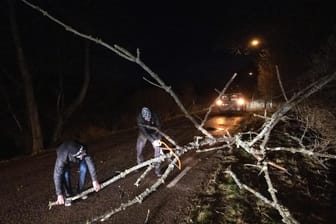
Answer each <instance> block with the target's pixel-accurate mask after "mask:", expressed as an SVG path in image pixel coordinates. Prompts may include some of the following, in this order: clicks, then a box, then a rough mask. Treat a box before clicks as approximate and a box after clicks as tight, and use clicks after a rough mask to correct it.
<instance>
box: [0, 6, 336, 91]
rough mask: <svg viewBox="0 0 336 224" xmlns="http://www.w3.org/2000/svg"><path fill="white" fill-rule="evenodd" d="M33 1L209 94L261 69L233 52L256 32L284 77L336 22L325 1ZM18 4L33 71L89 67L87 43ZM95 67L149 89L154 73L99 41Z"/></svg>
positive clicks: (99, 78) (6, 36) (7, 62)
mask: <svg viewBox="0 0 336 224" xmlns="http://www.w3.org/2000/svg"><path fill="white" fill-rule="evenodd" d="M31 2H32V3H33V4H36V5H38V6H40V7H41V8H43V9H44V10H46V11H47V12H49V13H50V14H51V15H52V16H54V17H56V18H58V19H60V20H61V21H62V22H64V23H66V24H68V25H69V26H71V27H73V28H75V29H77V30H78V31H80V32H83V33H85V34H91V35H92V36H94V37H98V38H100V39H102V40H103V41H105V42H106V43H108V44H110V45H113V44H118V45H120V46H122V47H124V48H126V49H128V50H129V51H131V52H132V53H135V50H136V48H139V49H140V51H141V57H142V60H143V61H144V62H145V63H146V64H147V65H148V66H149V67H150V68H151V69H152V70H153V71H154V72H156V73H157V74H159V75H160V76H161V77H162V78H163V80H164V81H166V82H167V83H168V84H170V85H172V86H183V85H184V84H189V85H195V86H196V88H205V89H207V91H212V90H213V89H214V88H222V87H223V86H224V84H225V82H226V81H227V80H228V79H229V78H230V77H231V75H232V74H233V73H234V72H238V73H240V75H239V76H238V78H237V82H240V81H245V82H247V83H248V82H249V81H248V80H247V79H248V77H247V72H248V71H249V70H251V69H252V70H253V69H255V67H254V66H253V58H251V56H250V57H245V56H242V55H235V54H233V52H234V50H235V49H241V48H245V47H246V46H247V43H248V41H249V40H250V39H251V38H252V37H258V38H261V39H262V41H263V44H264V46H267V48H269V49H270V50H271V52H272V54H274V55H276V56H277V58H278V59H279V65H280V69H282V71H283V72H282V73H283V74H287V73H288V74H290V73H297V71H302V70H303V69H304V68H305V67H306V65H305V64H304V63H305V62H306V61H307V59H308V56H309V55H310V54H311V53H312V52H313V51H314V50H315V49H317V48H318V47H319V46H320V45H321V44H322V43H323V42H325V41H326V38H327V37H328V36H329V35H330V33H332V32H333V29H334V24H335V16H334V12H332V7H331V6H330V5H328V4H326V3H322V2H320V1H281V2H274V1H196V0H194V1H127V0H113V1H93V0H71V1H69V0H43V1H42V0H40V1H36V0H35V1H31ZM16 6H17V7H16V13H17V15H18V23H19V29H20V34H21V39H22V42H23V48H24V52H25V55H26V57H27V60H28V64H29V66H30V69H31V73H32V74H34V76H35V77H39V76H43V77H48V79H49V80H53V79H52V78H51V77H52V76H55V77H57V76H59V74H65V75H66V77H68V78H69V79H70V78H71V77H73V80H74V82H76V79H77V77H78V74H82V73H81V72H82V70H83V68H82V67H83V49H84V40H83V39H81V38H79V37H77V36H75V35H74V34H72V33H69V32H67V31H65V30H64V29H63V28H62V27H59V26H58V25H56V24H54V23H53V22H51V21H50V20H49V19H48V18H46V17H44V16H43V15H42V14H40V13H38V12H36V11H34V10H33V9H31V8H30V7H28V6H27V5H25V4H23V3H22V2H20V1H17V2H16ZM8 24H9V21H8V7H7V4H4V7H2V8H1V27H2V30H3V32H2V33H3V35H1V37H0V38H1V39H0V41H1V42H0V44H1V45H0V47H1V49H2V50H1V52H0V57H1V59H2V60H1V61H2V62H1V64H0V65H1V67H2V68H3V69H5V70H6V71H8V73H11V74H15V73H17V72H18V71H17V70H16V67H17V66H16V59H15V50H14V48H13V44H12V37H11V33H10V29H9V26H8ZM91 71H92V75H93V77H94V78H93V80H92V82H93V83H96V85H100V84H101V85H109V84H108V83H111V84H110V85H113V84H115V85H116V86H118V87H121V86H123V87H125V88H126V86H139V88H142V87H144V88H145V87H148V86H149V84H148V83H146V82H144V81H143V80H142V77H143V76H147V75H146V74H145V73H144V71H142V70H141V69H140V68H138V67H137V66H136V65H135V64H132V63H130V62H128V61H125V60H124V59H121V58H119V57H118V56H116V55H115V54H114V53H113V52H111V51H109V50H108V49H105V48H104V47H102V46H99V45H96V44H92V45H91ZM291 75H292V74H291ZM295 75H298V74H295ZM288 76H290V75H288ZM147 77H148V76H147ZM56 79H57V78H56ZM72 85H73V83H72ZM237 85H238V83H237ZM140 86H141V87H140Z"/></svg>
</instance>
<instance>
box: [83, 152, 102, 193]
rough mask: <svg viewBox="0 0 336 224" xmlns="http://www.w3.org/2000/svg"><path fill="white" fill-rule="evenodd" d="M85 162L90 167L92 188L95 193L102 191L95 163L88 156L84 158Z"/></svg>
mask: <svg viewBox="0 0 336 224" xmlns="http://www.w3.org/2000/svg"><path fill="white" fill-rule="evenodd" d="M84 159H85V162H86V164H87V166H88V169H89V172H90V176H91V180H92V186H93V188H94V189H95V191H99V190H100V184H99V182H98V180H97V173H96V168H95V165H94V163H93V160H92V157H91V156H89V155H87V156H85V157H84Z"/></svg>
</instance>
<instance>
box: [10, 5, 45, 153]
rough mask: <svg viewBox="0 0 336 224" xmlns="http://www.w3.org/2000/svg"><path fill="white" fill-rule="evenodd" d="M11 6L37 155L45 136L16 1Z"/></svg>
mask: <svg viewBox="0 0 336 224" xmlns="http://www.w3.org/2000/svg"><path fill="white" fill-rule="evenodd" d="M7 2H8V5H9V20H10V25H11V30H12V35H13V40H14V45H15V47H16V54H17V60H18V65H19V69H20V73H21V76H22V80H23V83H24V90H25V96H26V107H27V116H28V126H29V128H30V131H29V132H30V134H31V145H29V147H31V151H30V152H31V154H32V155H35V154H38V153H40V152H41V151H42V149H43V136H42V132H41V126H40V120H39V113H38V109H37V105H36V101H35V96H34V89H33V83H32V79H31V74H30V73H29V70H28V68H27V64H26V61H25V57H24V54H23V49H22V45H21V40H20V35H19V31H18V26H17V22H16V15H15V1H13V0H7Z"/></svg>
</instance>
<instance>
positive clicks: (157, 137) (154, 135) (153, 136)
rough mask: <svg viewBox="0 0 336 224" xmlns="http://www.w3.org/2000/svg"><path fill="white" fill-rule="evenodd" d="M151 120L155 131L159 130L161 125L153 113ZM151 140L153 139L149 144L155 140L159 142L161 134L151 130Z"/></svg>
mask: <svg viewBox="0 0 336 224" xmlns="http://www.w3.org/2000/svg"><path fill="white" fill-rule="evenodd" d="M152 117H153V118H152V119H153V122H154V127H156V128H157V129H159V130H160V129H161V124H160V120H159V118H158V116H157V115H156V114H155V113H152ZM150 137H151V139H153V140H152V141H151V142H153V141H155V140H161V134H160V133H159V132H158V131H157V130H153V132H152V133H151V134H150Z"/></svg>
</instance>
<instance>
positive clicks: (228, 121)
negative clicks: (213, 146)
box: [205, 116, 242, 135]
mask: <svg viewBox="0 0 336 224" xmlns="http://www.w3.org/2000/svg"><path fill="white" fill-rule="evenodd" d="M241 120H242V117H241V116H214V117H211V118H210V119H209V120H208V121H207V122H206V123H205V128H206V129H207V130H208V131H209V132H210V133H211V134H213V135H224V134H226V132H227V131H229V132H231V131H232V130H233V129H235V128H236V127H237V126H238V125H239V123H240V121H241Z"/></svg>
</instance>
